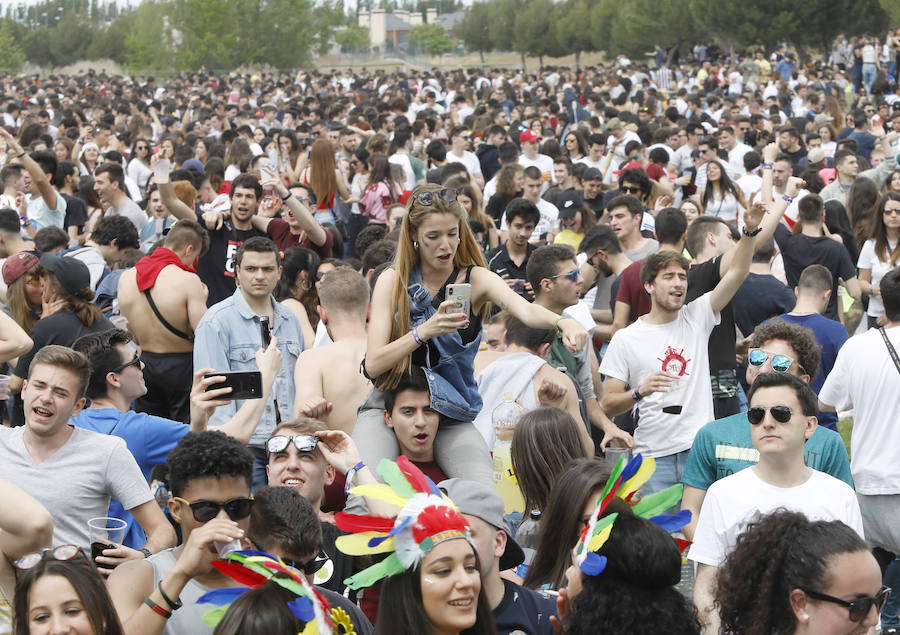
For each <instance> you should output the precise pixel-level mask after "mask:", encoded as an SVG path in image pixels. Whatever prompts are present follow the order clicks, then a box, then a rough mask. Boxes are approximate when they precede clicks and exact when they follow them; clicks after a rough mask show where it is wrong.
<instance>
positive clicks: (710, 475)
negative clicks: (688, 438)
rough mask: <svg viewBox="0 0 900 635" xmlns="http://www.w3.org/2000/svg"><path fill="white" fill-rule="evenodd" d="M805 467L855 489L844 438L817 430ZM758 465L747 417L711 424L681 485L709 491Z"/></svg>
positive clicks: (695, 446) (691, 457)
mask: <svg viewBox="0 0 900 635" xmlns="http://www.w3.org/2000/svg"><path fill="white" fill-rule="evenodd" d="M805 459H806V465H807V466H809V467H811V468H813V469H814V470H818V471H820V472H825V473H826V474H830V475H831V476H833V477H835V478H837V479H840V480H842V481H844V482H845V483H846V484H847V485H849V486H850V487H853V477H852V476H851V475H850V457H848V456H847V448H846V447H845V446H844V441H843V440H842V439H841V435H840V434H838V433H837V432H835V431H834V430H829V429H827V428H823V427H822V426H817V427H816V431H815V432H813V435H812V436H811V437H810V438H809V440H808V441H807V442H806V454H805ZM757 463H759V451H758V450H757V449H756V448H754V447H753V439H752V437H751V435H750V422H749V421H747V413H746V412H740V413H738V414H736V415H731V416H730V417H725V418H724V419H716V420H715V421H710V422H709V423H707V424H706V425H705V426H703V427H702V428H700V431H699V432H698V433H697V436H696V437H694V443H693V445H692V446H691V452H690V454H689V455H688V460H687V465H685V467H684V474H682V476H681V482H682V483H684V484H685V485H689V486H691V487H696V488H697V489H702V490H707V489H709V486H710V485H712V484H713V483H715V482H716V481H718V480H720V479H723V478H725V477H726V476H731V475H732V474H734V473H735V472H740V471H741V470H743V469H744V468H747V467H750V466H751V465H756V464H757Z"/></svg>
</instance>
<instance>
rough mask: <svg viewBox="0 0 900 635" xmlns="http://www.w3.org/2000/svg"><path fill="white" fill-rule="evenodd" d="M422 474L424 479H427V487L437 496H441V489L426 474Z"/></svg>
mask: <svg viewBox="0 0 900 635" xmlns="http://www.w3.org/2000/svg"><path fill="white" fill-rule="evenodd" d="M423 476H424V477H425V480H426V481H428V487H429V488H430V489H431V493H432V494H434V495H435V496H437V497H438V498H442V497H443V496H444V494H443V493H442V492H441V490H439V489H438V487H437V485H435V484H434V481H432V480H431V479H430V478H428V475H427V474H423Z"/></svg>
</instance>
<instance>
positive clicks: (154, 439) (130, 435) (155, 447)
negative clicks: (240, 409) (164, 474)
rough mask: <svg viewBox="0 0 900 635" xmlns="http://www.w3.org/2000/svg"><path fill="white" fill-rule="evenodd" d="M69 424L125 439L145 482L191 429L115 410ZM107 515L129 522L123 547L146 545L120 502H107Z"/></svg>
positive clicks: (92, 412) (89, 412)
mask: <svg viewBox="0 0 900 635" xmlns="http://www.w3.org/2000/svg"><path fill="white" fill-rule="evenodd" d="M71 422H72V424H73V425H76V426H78V427H79V428H85V429H87V430H93V431H94V432H99V433H101V434H111V435H113V436H117V437H119V438H121V439H124V441H125V444H126V445H127V446H128V450H129V451H130V452H131V454H132V455H133V456H134V459H135V461H137V464H138V466H139V467H140V468H141V472H142V473H143V474H144V478H145V479H148V480H149V478H150V472H151V471H152V470H153V468H154V467H155V466H157V465H161V464H163V463H165V462H166V459H167V458H168V456H169V452H171V451H172V449H173V448H174V447H175V445H176V444H177V443H178V442H179V441H180V440H181V437H183V436H184V435H186V434H187V433H188V432H190V431H191V428H190V426H186V425H185V424H183V423H181V422H180V421H172V420H171V419H164V418H162V417H154V416H152V415H148V414H146V413H144V412H134V411H133V410H129V411H128V412H122V411H120V410H116V409H115V408H87V409H85V410H82V411H81V412H80V413H78V415H76V416H74V417H72V419H71ZM109 515H110V516H111V517H112V518H121V519H122V520H124V521H125V522H126V523H128V528H127V529H126V530H125V540H124V541H123V543H124V544H125V546H126V547H131V548H132V549H140V548H141V547H143V546H144V543H146V542H147V538H146V537H145V536H144V532H143V531H142V530H141V527H140V525H138V524H137V523H136V522H135V520H134V516H132V515H131V512H129V511H127V510H126V509H125V508H124V507H122V504H121V503H120V502H119V501H117V500H115V499H113V500H111V501H110V502H109Z"/></svg>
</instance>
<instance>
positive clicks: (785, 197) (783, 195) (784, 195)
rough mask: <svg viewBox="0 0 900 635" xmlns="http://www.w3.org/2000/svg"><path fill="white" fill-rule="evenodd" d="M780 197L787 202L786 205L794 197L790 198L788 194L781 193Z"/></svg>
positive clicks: (791, 201) (792, 200)
mask: <svg viewBox="0 0 900 635" xmlns="http://www.w3.org/2000/svg"><path fill="white" fill-rule="evenodd" d="M781 198H782V199H784V200H785V201H787V204H788V205H790V204H791V203H793V202H794V199H792V198H791V197H790V196H788V195H787V194H782V196H781Z"/></svg>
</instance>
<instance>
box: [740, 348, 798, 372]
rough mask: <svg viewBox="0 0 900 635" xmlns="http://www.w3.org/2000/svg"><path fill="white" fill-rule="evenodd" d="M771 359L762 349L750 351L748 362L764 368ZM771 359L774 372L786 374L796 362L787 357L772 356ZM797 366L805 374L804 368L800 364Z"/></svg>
mask: <svg viewBox="0 0 900 635" xmlns="http://www.w3.org/2000/svg"><path fill="white" fill-rule="evenodd" d="M769 357H770V355H769V353H767V352H766V351H764V350H762V349H761V348H754V349H753V350H752V351H750V354H749V355H747V362H748V363H750V365H752V366H762V365H763V364H765V363H766V360H767V359H769ZM771 358H772V370H775V371H778V372H779V373H786V372H787V370H788V369H789V368H790V367H791V364H793V363H794V360H793V359H791V358H790V357H788V356H787V355H771ZM797 366H798V367H799V368H800V371H801V372H803V367H802V366H800V365H799V364H797Z"/></svg>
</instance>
